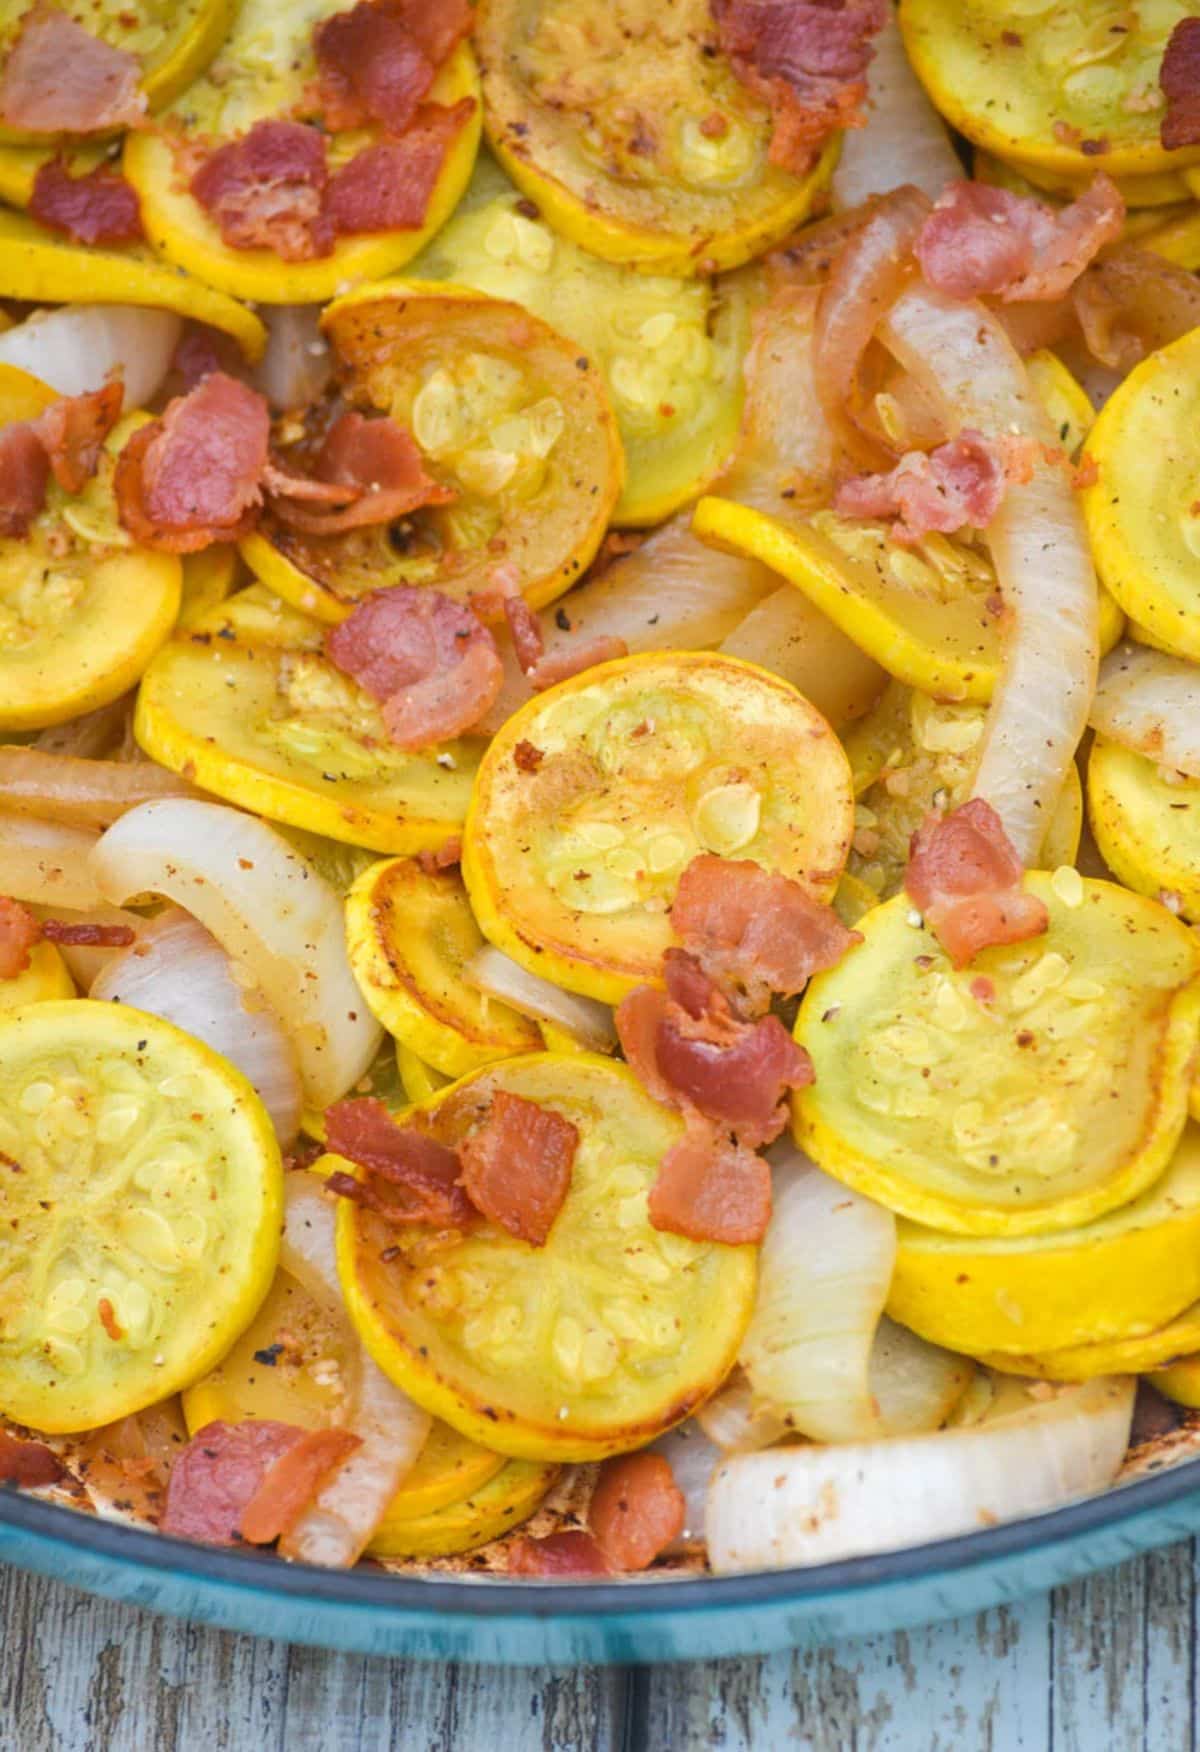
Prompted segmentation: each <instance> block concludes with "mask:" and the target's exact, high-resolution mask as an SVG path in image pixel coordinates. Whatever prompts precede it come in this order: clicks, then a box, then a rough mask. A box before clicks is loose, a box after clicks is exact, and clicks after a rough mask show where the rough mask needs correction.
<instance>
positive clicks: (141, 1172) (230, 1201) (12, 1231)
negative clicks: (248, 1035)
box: [0, 998, 283, 1431]
mask: <svg viewBox="0 0 1200 1752" xmlns="http://www.w3.org/2000/svg"><path fill="white" fill-rule="evenodd" d="M0 1151H2V1152H3V1155H4V1157H5V1158H6V1159H7V1161H8V1162H9V1163H10V1164H17V1165H19V1171H17V1172H13V1173H11V1174H9V1175H8V1176H7V1177H6V1187H5V1215H6V1221H5V1223H4V1224H3V1227H2V1228H0V1284H2V1285H3V1290H2V1293H0V1411H2V1412H3V1413H4V1414H5V1415H6V1416H8V1417H11V1418H14V1419H16V1420H17V1421H18V1422H20V1423H26V1424H31V1425H32V1426H33V1427H34V1428H35V1429H40V1430H48V1431H69V1430H83V1429H94V1428H95V1427H97V1426H98V1425H100V1424H106V1423H111V1422H113V1421H115V1420H116V1419H117V1418H121V1417H125V1416H127V1415H128V1414H129V1413H131V1412H135V1411H139V1410H141V1409H142V1407H143V1406H147V1405H153V1404H156V1403H157V1402H158V1401H160V1400H162V1399H165V1398H168V1397H169V1396H170V1395H171V1394H172V1393H176V1392H178V1391H179V1389H180V1388H181V1387H186V1386H188V1385H189V1383H191V1382H193V1381H195V1380H197V1379H199V1378H200V1377H201V1376H202V1375H204V1374H205V1373H206V1372H207V1371H208V1370H209V1369H211V1368H212V1367H213V1365H214V1363H216V1361H217V1360H218V1358H220V1357H221V1356H223V1355H224V1353H225V1352H226V1351H227V1350H228V1349H229V1347H230V1345H231V1344H232V1343H233V1342H234V1340H235V1339H236V1338H237V1336H238V1334H239V1333H240V1332H241V1331H242V1330H243V1329H244V1328H245V1327H246V1326H247V1325H248V1324H249V1323H250V1321H251V1320H252V1319H253V1318H254V1315H255V1313H256V1311H257V1309H258V1307H259V1304H260V1303H261V1302H262V1299H263V1297H264V1296H265V1294H266V1292H267V1290H268V1289H269V1288H270V1284H271V1280H272V1278H273V1276H274V1273H275V1265H276V1261H277V1259H278V1254H279V1235H280V1230H281V1228H282V1222H283V1174H282V1166H281V1163H280V1158H279V1146H278V1144H277V1142H276V1140H275V1133H274V1130H273V1128H272V1125H271V1121H270V1119H269V1117H268V1115H267V1112H266V1109H265V1108H264V1107H263V1105H262V1102H261V1101H260V1100H259V1098H258V1096H257V1095H256V1094H255V1093H254V1090H253V1089H252V1088H251V1087H250V1084H249V1083H248V1082H247V1081H246V1079H245V1078H244V1077H243V1076H242V1075H241V1073H240V1072H239V1071H236V1070H234V1068H233V1066H232V1065H230V1064H229V1063H228V1062H227V1061H226V1060H225V1059H222V1058H220V1057H218V1055H217V1054H216V1053H214V1052H212V1051H211V1050H210V1049H209V1048H208V1047H206V1046H204V1045H202V1044H201V1042H200V1041H198V1040H196V1039H194V1038H193V1037H192V1036H191V1035H188V1034H184V1033H183V1032H182V1031H181V1030H180V1029H178V1028H175V1027H172V1025H171V1024H170V1023H168V1022H163V1021H161V1020H159V1018H157V1017H155V1016H147V1015H144V1014H143V1013H142V1012H141V1011H140V1010H131V1009H127V1008H126V1007H125V1006H124V1005H123V1004H102V1003H93V1002H91V1001H90V1000H89V999H86V998H75V999H68V1000H66V1001H64V1002H59V1003H44V1004H33V1005H30V1006H28V1007H27V1008H25V1009H22V1010H13V1011H9V1012H8V1013H7V1014H5V1015H4V1016H3V1017H0Z"/></svg>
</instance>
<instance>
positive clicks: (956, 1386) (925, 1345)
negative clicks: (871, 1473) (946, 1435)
mask: <svg viewBox="0 0 1200 1752" xmlns="http://www.w3.org/2000/svg"><path fill="white" fill-rule="evenodd" d="M974 1377H975V1365H974V1363H972V1362H971V1360H970V1359H969V1358H968V1357H960V1356H956V1355H955V1353H954V1352H953V1351H948V1350H943V1349H942V1348H941V1346H940V1345H936V1344H930V1343H929V1342H928V1341H927V1340H926V1339H923V1338H918V1337H917V1334H916V1333H915V1332H910V1331H909V1330H908V1328H907V1326H898V1325H897V1324H896V1322H895V1321H894V1320H889V1319H888V1317H887V1315H886V1314H885V1315H884V1317H883V1319H882V1320H881V1321H880V1322H879V1327H878V1330H877V1331H876V1333H875V1342H874V1344H873V1345H872V1346H871V1363H870V1382H871V1397H872V1398H873V1399H874V1401H875V1404H876V1407H877V1409H878V1412H879V1427H880V1429H881V1431H882V1432H883V1434H884V1435H887V1436H915V1435H920V1434H921V1432H922V1431H923V1430H936V1429H940V1428H941V1426H942V1425H943V1424H944V1423H945V1421H946V1419H947V1418H948V1417H949V1416H950V1414H951V1412H952V1411H953V1410H954V1408H955V1406H956V1405H958V1404H959V1402H960V1401H961V1399H962V1398H963V1396H964V1395H965V1394H966V1392H967V1390H968V1389H969V1388H970V1385H971V1382H972V1380H973V1379H974Z"/></svg>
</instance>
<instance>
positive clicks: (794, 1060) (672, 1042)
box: [655, 1006, 813, 1148]
mask: <svg viewBox="0 0 1200 1752" xmlns="http://www.w3.org/2000/svg"><path fill="white" fill-rule="evenodd" d="M716 1032H717V1033H718V1036H719V1037H718V1038H717V1039H715V1040H714V1039H713V1038H711V1036H712V1033H713V1029H712V1024H711V1022H710V1021H709V1020H708V1018H704V1019H703V1020H701V1021H697V1020H696V1019H695V1018H692V1017H689V1016H687V1015H686V1013H685V1012H684V1013H680V1012H678V1010H677V1007H673V1006H668V1009H667V1011H666V1013H665V1015H664V1016H663V1018H662V1021H661V1022H660V1023H659V1025H658V1034H657V1037H656V1040H655V1061H656V1064H657V1067H658V1072H659V1075H660V1076H661V1077H662V1078H664V1080H665V1081H666V1083H667V1085H668V1086H669V1087H670V1088H671V1089H672V1090H673V1091H674V1093H675V1096H676V1099H677V1101H678V1102H680V1103H681V1104H682V1105H684V1106H691V1107H695V1108H696V1109H698V1111H699V1112H701V1113H703V1114H704V1115H705V1117H706V1118H708V1119H713V1120H717V1121H718V1122H719V1123H721V1124H722V1125H724V1126H727V1127H728V1129H729V1130H730V1131H736V1132H737V1134H738V1136H739V1138H740V1139H741V1141H742V1142H743V1143H744V1144H748V1145H750V1146H751V1147H752V1148H757V1147H758V1146H759V1145H761V1144H769V1143H771V1142H772V1140H773V1139H775V1138H777V1137H778V1136H779V1134H780V1132H781V1131H782V1130H783V1128H784V1126H785V1125H786V1124H787V1108H786V1106H785V1104H784V1100H783V1097H784V1093H785V1091H786V1090H788V1089H805V1088H807V1087H808V1085H809V1084H810V1083H811V1082H812V1080H813V1068H812V1061H811V1060H810V1058H809V1056H808V1054H807V1053H806V1052H805V1050H804V1048H803V1047H802V1046H797V1045H796V1042H795V1041H794V1040H793V1039H792V1037H791V1035H790V1034H789V1033H788V1031H787V1029H786V1028H785V1027H784V1026H783V1023H782V1022H781V1021H780V1020H779V1018H778V1016H763V1017H761V1018H760V1020H759V1021H757V1022H735V1023H733V1024H732V1025H729V1024H726V1025H725V1026H724V1027H722V1028H720V1029H718V1030H717V1031H716Z"/></svg>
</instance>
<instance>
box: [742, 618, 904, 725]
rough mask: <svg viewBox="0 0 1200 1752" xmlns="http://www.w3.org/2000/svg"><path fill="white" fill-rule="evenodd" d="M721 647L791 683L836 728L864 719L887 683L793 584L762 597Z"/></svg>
mask: <svg viewBox="0 0 1200 1752" xmlns="http://www.w3.org/2000/svg"><path fill="white" fill-rule="evenodd" d="M720 648H721V650H722V651H727V652H728V653H729V655H730V656H731V657H742V658H744V659H745V661H746V662H747V663H757V664H759V665H760V667H761V668H763V669H769V670H770V671H771V673H772V674H773V675H779V676H782V677H783V679H784V681H790V682H791V684H792V686H793V687H795V688H799V690H800V692H801V693H802V694H803V695H804V696H805V698H806V699H809V700H811V701H812V703H813V705H814V706H816V708H817V710H818V711H819V712H823V713H824V714H825V716H826V717H827V718H828V719H829V722H830V723H831V724H832V725H833V727H834V729H835V730H836V729H840V728H841V726H842V725H843V724H848V723H850V722H851V721H852V720H853V719H855V718H861V717H862V715H863V713H864V712H866V711H868V710H869V709H870V707H871V706H872V705H873V704H874V702H875V700H876V699H877V698H878V697H879V694H880V693H881V692H882V689H883V685H884V679H885V678H884V674H883V671H882V669H880V667H879V665H878V664H877V663H875V662H873V661H872V659H871V658H870V657H868V656H867V654H866V652H865V651H860V650H859V648H858V646H857V645H855V644H852V643H851V641H850V640H849V639H848V638H847V637H846V636H845V634H844V633H841V632H839V631H838V629H837V627H835V626H834V624H833V622H832V621H831V620H829V619H828V618H827V617H826V616H825V615H823V614H822V613H821V611H820V609H819V608H815V607H814V606H813V604H812V603H811V602H810V601H809V600H808V597H807V596H805V594H804V592H803V591H802V590H797V589H796V587H795V585H794V584H784V585H783V586H782V587H781V588H780V589H778V590H772V592H771V594H770V595H769V596H764V597H763V598H762V600H761V602H759V603H757V604H756V605H755V607H754V608H752V609H751V610H750V613H749V614H748V615H747V616H746V617H745V619H744V620H741V621H739V622H738V624H737V626H736V627H735V628H734V629H733V631H732V632H731V633H730V634H729V636H728V638H726V639H724V640H722V642H721V647H720Z"/></svg>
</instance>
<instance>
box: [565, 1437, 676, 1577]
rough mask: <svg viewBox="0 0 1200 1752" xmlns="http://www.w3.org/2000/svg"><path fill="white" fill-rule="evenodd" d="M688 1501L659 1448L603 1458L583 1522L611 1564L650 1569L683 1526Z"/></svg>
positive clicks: (634, 1568)
mask: <svg viewBox="0 0 1200 1752" xmlns="http://www.w3.org/2000/svg"><path fill="white" fill-rule="evenodd" d="M686 1515H687V1504H686V1502H685V1500H684V1495H683V1492H682V1491H681V1490H680V1488H679V1486H678V1485H677V1484H676V1482H675V1474H674V1473H673V1472H672V1471H671V1463H670V1461H669V1460H666V1459H664V1457H663V1456H662V1455H661V1454H622V1455H621V1456H620V1458H619V1459H617V1460H606V1461H605V1463H604V1465H603V1467H602V1468H601V1471H600V1481H599V1483H598V1484H597V1486H596V1489H595V1491H594V1492H593V1493H592V1500H591V1502H590V1503H589V1505H588V1526H589V1527H590V1528H591V1531H592V1534H593V1536H594V1538H595V1541H596V1544H597V1545H598V1546H599V1547H600V1550H601V1551H602V1552H603V1553H604V1556H605V1557H606V1558H607V1560H608V1562H609V1563H610V1564H611V1565H612V1567H613V1569H615V1570H626V1571H629V1570H644V1569H649V1567H650V1565H651V1564H652V1563H653V1562H654V1560H655V1558H656V1557H659V1556H661V1554H662V1553H663V1552H664V1551H665V1550H666V1549H667V1547H668V1546H669V1545H671V1544H673V1542H674V1541H675V1540H676V1539H678V1537H679V1535H680V1534H681V1533H682V1532H683V1525H684V1520H685V1517H686Z"/></svg>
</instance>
